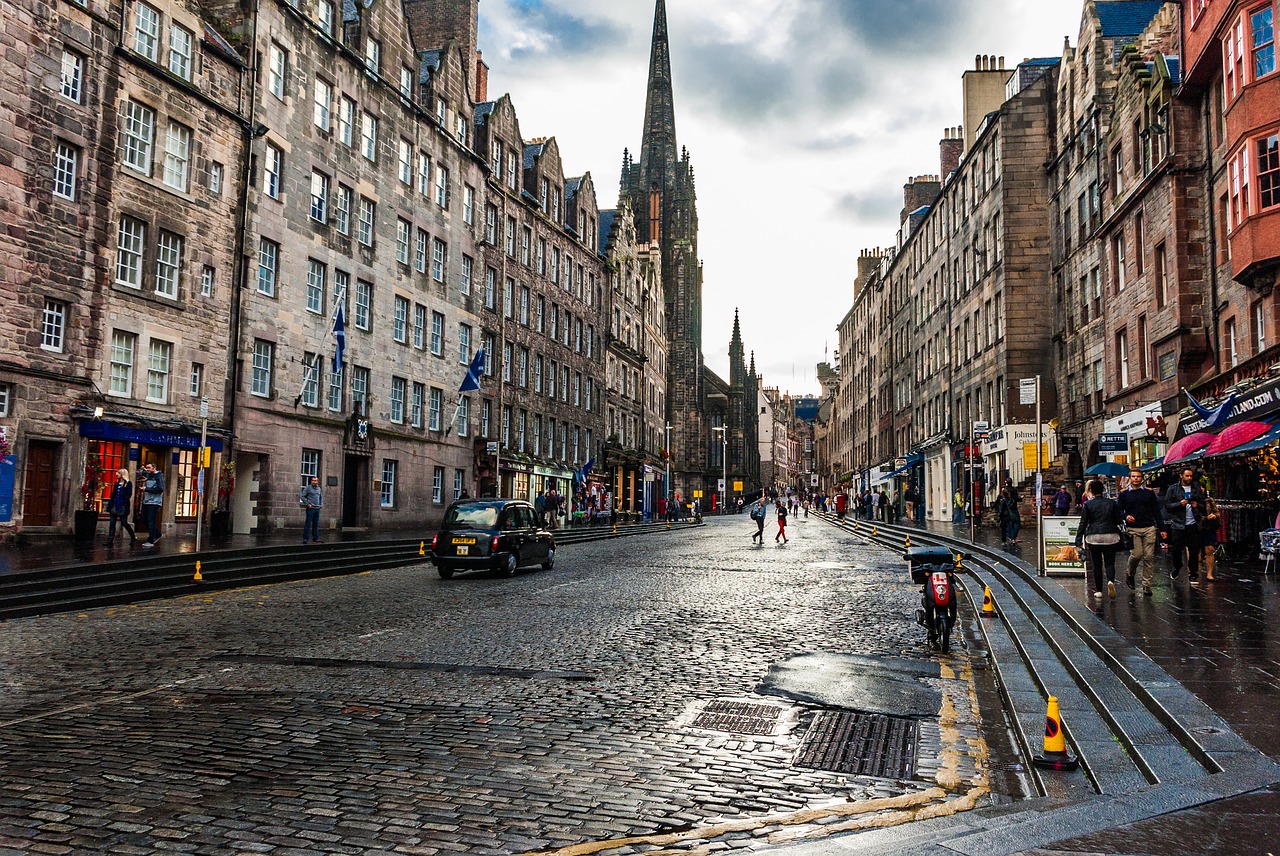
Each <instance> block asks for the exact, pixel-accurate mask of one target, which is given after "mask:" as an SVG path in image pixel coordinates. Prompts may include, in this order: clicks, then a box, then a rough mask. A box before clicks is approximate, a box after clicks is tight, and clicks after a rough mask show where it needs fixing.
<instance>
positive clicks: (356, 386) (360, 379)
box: [351, 366, 369, 416]
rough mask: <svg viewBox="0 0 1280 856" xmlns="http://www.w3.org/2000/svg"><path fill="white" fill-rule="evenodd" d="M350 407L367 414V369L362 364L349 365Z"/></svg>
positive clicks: (363, 414)
mask: <svg viewBox="0 0 1280 856" xmlns="http://www.w3.org/2000/svg"><path fill="white" fill-rule="evenodd" d="M351 407H352V408H353V409H358V410H359V412H360V414H361V415H362V416H368V415H369V370H368V369H367V368H365V367H364V366H352V367H351Z"/></svg>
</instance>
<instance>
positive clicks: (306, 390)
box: [302, 353, 324, 407]
mask: <svg viewBox="0 0 1280 856" xmlns="http://www.w3.org/2000/svg"><path fill="white" fill-rule="evenodd" d="M322 371H324V360H323V358H322V357H321V356H320V355H319V354H309V353H304V354H303V355H302V404H303V405H304V406H305V407H319V406H320V373H321V372H322Z"/></svg>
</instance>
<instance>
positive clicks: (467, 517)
mask: <svg viewBox="0 0 1280 856" xmlns="http://www.w3.org/2000/svg"><path fill="white" fill-rule="evenodd" d="M444 528H445V529H497V528H498V506H496V505H455V506H453V507H452V508H450V509H449V511H448V512H447V513H446V514H445V516H444Z"/></svg>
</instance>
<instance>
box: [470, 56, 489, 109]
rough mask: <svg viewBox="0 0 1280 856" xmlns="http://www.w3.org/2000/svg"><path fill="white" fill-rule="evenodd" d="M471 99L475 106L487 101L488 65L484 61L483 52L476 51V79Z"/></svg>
mask: <svg viewBox="0 0 1280 856" xmlns="http://www.w3.org/2000/svg"><path fill="white" fill-rule="evenodd" d="M475 83H476V85H475V92H474V93H473V99H474V100H475V102H476V103H477V104H483V103H484V102H486V101H488V100H489V64H488V63H487V62H485V61H484V52H483V51H476V77H475Z"/></svg>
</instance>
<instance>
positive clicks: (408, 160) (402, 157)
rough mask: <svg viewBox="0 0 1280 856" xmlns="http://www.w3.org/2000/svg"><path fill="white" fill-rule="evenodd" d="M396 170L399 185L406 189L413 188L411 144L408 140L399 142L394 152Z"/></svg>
mask: <svg viewBox="0 0 1280 856" xmlns="http://www.w3.org/2000/svg"><path fill="white" fill-rule="evenodd" d="M396 168H397V172H398V174H399V176H400V183H401V184H403V185H405V186H406V187H413V144H412V143H410V142H409V141H408V140H401V141H400V146H399V148H398V149H397V151H396Z"/></svg>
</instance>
